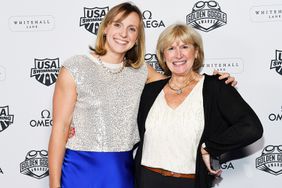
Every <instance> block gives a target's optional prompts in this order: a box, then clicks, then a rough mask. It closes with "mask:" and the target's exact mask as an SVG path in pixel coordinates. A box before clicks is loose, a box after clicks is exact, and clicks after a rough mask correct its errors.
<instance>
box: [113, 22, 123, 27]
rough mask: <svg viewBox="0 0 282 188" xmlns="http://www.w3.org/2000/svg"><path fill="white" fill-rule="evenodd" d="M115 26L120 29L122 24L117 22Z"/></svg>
mask: <svg viewBox="0 0 282 188" xmlns="http://www.w3.org/2000/svg"><path fill="white" fill-rule="evenodd" d="M113 25H114V26H115V27H120V26H121V24H120V23H117V22H115V23H114V24H113Z"/></svg>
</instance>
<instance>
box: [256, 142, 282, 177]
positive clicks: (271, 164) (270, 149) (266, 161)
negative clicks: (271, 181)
mask: <svg viewBox="0 0 282 188" xmlns="http://www.w3.org/2000/svg"><path fill="white" fill-rule="evenodd" d="M256 168H257V169H259V170H262V171H265V172H268V173H270V174H273V175H276V176H277V175H280V174H282V145H279V146H274V145H268V146H266V147H265V148H264V149H263V151H262V153H261V156H260V157H258V158H256Z"/></svg>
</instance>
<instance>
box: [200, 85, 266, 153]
mask: <svg viewBox="0 0 282 188" xmlns="http://www.w3.org/2000/svg"><path fill="white" fill-rule="evenodd" d="M216 85H217V88H218V89H217V92H216V95H217V96H216V103H215V104H216V105H217V106H216V109H217V110H218V113H216V116H217V118H216V119H213V120H214V121H215V122H216V123H215V124H216V125H213V127H214V129H213V130H212V131H214V133H213V135H214V136H213V137H212V138H210V139H208V141H207V142H206V143H205V144H206V146H207V150H208V151H209V152H210V153H211V155H214V156H219V155H221V154H223V153H226V152H229V151H233V150H236V149H240V148H242V147H245V146H247V145H249V144H251V143H253V142H255V141H256V140H258V139H259V138H261V137H262V133H263V128H262V124H261V122H260V120H259V118H258V117H257V115H256V113H255V112H254V110H253V109H252V108H251V107H250V106H249V105H248V104H247V103H246V101H245V100H244V99H243V98H242V97H241V95H240V94H239V93H238V91H237V90H236V89H235V88H234V87H232V86H230V85H226V84H225V83H224V82H223V81H219V80H217V81H216Z"/></svg>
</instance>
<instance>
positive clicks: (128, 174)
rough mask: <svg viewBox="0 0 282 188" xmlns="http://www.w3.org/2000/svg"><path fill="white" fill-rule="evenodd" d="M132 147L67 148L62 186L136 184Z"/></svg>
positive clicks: (103, 187) (121, 186) (122, 187)
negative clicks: (101, 149) (115, 149)
mask: <svg viewBox="0 0 282 188" xmlns="http://www.w3.org/2000/svg"><path fill="white" fill-rule="evenodd" d="M133 178H134V177H133V155H132V151H126V152H91V151H75V150H70V149H66V153H65V158H64V161H63V166H62V177H61V187H62V188H134V179H133Z"/></svg>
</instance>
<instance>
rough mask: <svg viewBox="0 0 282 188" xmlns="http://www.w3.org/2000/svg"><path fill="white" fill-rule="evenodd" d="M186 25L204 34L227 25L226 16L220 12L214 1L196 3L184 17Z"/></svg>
mask: <svg viewBox="0 0 282 188" xmlns="http://www.w3.org/2000/svg"><path fill="white" fill-rule="evenodd" d="M186 23H187V25H192V26H193V27H194V28H196V29H199V30H201V31H204V32H208V31H211V30H213V29H216V28H218V27H221V26H223V25H225V24H226V23H227V14H226V13H225V12H222V11H221V8H220V6H219V4H218V3H217V2H216V1H198V2H197V3H196V4H195V5H194V7H193V9H192V12H191V13H190V14H188V15H187V16H186Z"/></svg>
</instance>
